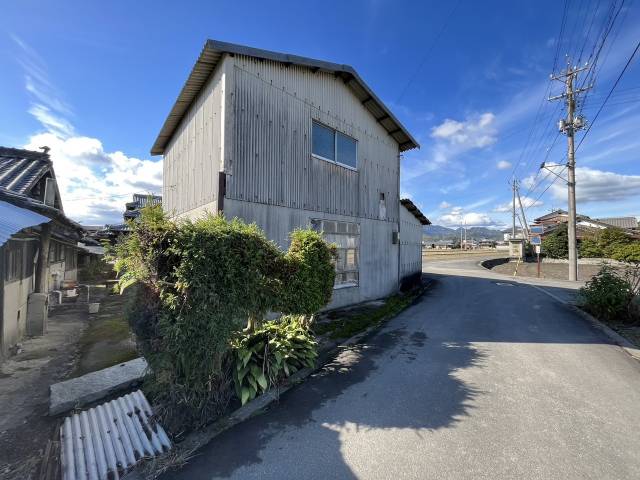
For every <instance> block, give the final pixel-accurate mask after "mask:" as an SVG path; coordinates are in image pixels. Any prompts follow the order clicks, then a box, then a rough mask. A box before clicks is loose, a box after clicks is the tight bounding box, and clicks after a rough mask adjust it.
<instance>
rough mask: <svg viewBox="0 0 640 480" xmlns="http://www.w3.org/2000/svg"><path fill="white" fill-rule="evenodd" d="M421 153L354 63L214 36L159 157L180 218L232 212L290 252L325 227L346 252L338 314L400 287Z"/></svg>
mask: <svg viewBox="0 0 640 480" xmlns="http://www.w3.org/2000/svg"><path fill="white" fill-rule="evenodd" d="M417 147H418V144H417V142H416V141H415V140H414V139H413V137H412V136H411V135H410V133H409V132H408V131H407V130H406V129H405V128H404V127H403V126H402V125H401V124H400V122H399V121H398V120H397V119H396V118H395V116H394V115H393V114H392V113H391V111H390V110H389V109H388V108H387V107H386V106H385V105H384V104H383V103H382V102H381V101H380V99H379V98H378V97H377V96H376V95H375V94H374V93H373V92H372V91H371V89H370V88H369V87H368V86H367V85H366V84H365V83H364V81H363V80H362V79H361V78H360V76H359V75H358V74H357V73H356V71H355V70H354V69H353V68H352V67H350V66H347V65H338V64H334V63H329V62H324V61H319V60H312V59H309V58H303V57H298V56H295V55H287V54H282V53H275V52H269V51H265V50H258V49H255V48H249V47H243V46H240V45H234V44H229V43H223V42H218V41H212V40H209V41H207V42H206V44H205V46H204V49H203V50H202V53H201V54H200V57H199V58H198V60H197V62H196V64H195V65H194V67H193V70H192V71H191V73H190V75H189V77H188V79H187V81H186V84H185V85H184V87H183V89H182V91H181V92H180V95H179V96H178V99H177V100H176V102H175V104H174V106H173V108H172V109H171V112H170V113H169V116H168V117H167V119H166V120H165V122H164V125H163V126H162V129H161V130H160V133H159V135H158V137H157V139H156V141H155V143H154V145H153V147H152V149H151V153H152V154H154V155H164V171H163V178H164V185H163V192H162V197H163V208H164V210H165V211H166V212H168V213H169V214H170V215H172V216H177V217H191V218H193V217H197V216H200V215H202V214H203V212H205V211H207V212H211V213H220V212H223V213H224V214H225V215H226V216H227V217H228V218H232V217H239V218H242V219H244V220H245V221H247V222H255V223H257V224H258V225H259V226H260V227H261V228H262V229H264V231H265V232H266V235H267V236H268V237H269V238H270V239H272V240H274V241H275V242H277V243H278V244H279V245H280V246H281V247H283V248H286V247H287V245H288V243H289V239H288V235H289V232H291V231H292V230H293V229H295V228H296V227H300V226H306V225H313V226H314V227H315V228H317V229H320V230H322V231H323V232H324V234H325V237H326V238H327V239H328V240H330V241H333V242H335V243H336V244H337V245H338V252H339V255H340V257H339V260H338V262H337V267H336V268H337V276H336V284H335V291H334V295H333V300H332V303H331V307H337V306H341V305H348V304H353V303H358V302H361V301H365V300H369V299H374V298H380V297H383V296H385V295H388V294H390V293H392V292H394V291H396V290H397V288H398V285H399V283H400V277H401V275H402V273H403V268H402V267H401V265H400V264H401V259H400V258H401V255H400V253H401V252H400V251H401V247H400V241H401V239H402V238H403V233H404V232H403V231H402V228H403V225H406V228H408V229H409V230H410V231H411V229H412V228H413V226H408V224H405V223H404V222H401V206H400V205H401V204H400V198H399V184H400V180H399V179H400V154H401V153H402V152H404V151H406V150H410V149H413V148H417ZM407 218H408V217H407ZM408 235H409V236H411V235H413V234H412V233H410V234H408ZM409 238H411V237H409ZM413 250H414V251H415V253H414V254H415V255H416V259H415V260H414V261H413V262H414V263H415V261H418V260H417V255H418V250H417V249H415V248H414V249H413ZM411 268H412V269H413V268H415V267H411Z"/></svg>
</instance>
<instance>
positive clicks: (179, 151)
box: [162, 57, 228, 216]
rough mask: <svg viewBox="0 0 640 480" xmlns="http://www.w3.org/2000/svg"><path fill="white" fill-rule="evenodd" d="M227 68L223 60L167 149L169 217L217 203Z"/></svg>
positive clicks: (165, 181) (165, 202)
mask: <svg viewBox="0 0 640 480" xmlns="http://www.w3.org/2000/svg"><path fill="white" fill-rule="evenodd" d="M227 65H228V60H227V58H226V57H223V59H221V61H220V63H219V64H218V66H217V67H216V69H215V70H214V72H213V73H212V75H211V77H210V78H209V81H208V82H207V84H206V85H205V87H204V88H203V89H202V91H201V92H200V94H199V95H198V97H197V98H196V100H195V101H194V102H193V104H192V105H191V107H190V108H189V109H188V111H187V113H186V114H185V116H184V118H183V119H182V122H181V123H180V126H179V127H178V129H177V130H176V132H175V134H174V136H173V138H172V139H171V141H170V142H169V143H168V145H167V148H166V149H165V154H164V163H163V186H162V206H163V208H164V210H165V212H167V213H168V214H169V215H172V216H173V215H175V216H183V215H187V216H196V215H198V214H199V213H198V212H197V211H196V212H194V210H202V207H203V206H204V205H211V204H212V205H216V204H217V199H218V174H219V172H220V171H221V169H222V159H223V152H224V118H225V78H226V73H225V72H226V69H227ZM216 208H217V206H216Z"/></svg>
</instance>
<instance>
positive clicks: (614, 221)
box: [596, 217, 638, 230]
mask: <svg viewBox="0 0 640 480" xmlns="http://www.w3.org/2000/svg"><path fill="white" fill-rule="evenodd" d="M596 220H597V221H599V222H601V223H604V224H606V225H610V226H612V227H616V228H624V229H629V230H638V219H637V218H636V217H609V218H596Z"/></svg>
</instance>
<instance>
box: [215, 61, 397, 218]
mask: <svg viewBox="0 0 640 480" xmlns="http://www.w3.org/2000/svg"><path fill="white" fill-rule="evenodd" d="M233 61H234V63H235V67H234V69H233V80H232V82H233V83H232V85H233V86H232V87H230V88H229V90H228V97H227V98H228V99H229V102H230V104H229V106H228V108H229V110H233V137H232V138H233V144H232V145H228V150H229V151H228V152H225V154H226V155H225V156H226V158H228V160H227V161H226V163H225V171H226V172H227V173H228V174H229V175H228V177H227V190H226V198H231V199H236V200H248V201H251V202H257V203H261V204H266V205H279V206H284V207H290V208H303V209H307V210H314V211H317V212H324V213H333V214H341V215H350V216H351V215H352V216H357V217H364V218H369V219H377V218H378V214H379V199H380V193H384V194H385V198H386V199H387V205H386V210H387V220H388V221H390V222H397V221H398V217H399V202H398V168H399V157H398V153H399V149H398V145H397V143H396V142H395V141H394V140H393V139H392V138H391V137H390V136H389V134H388V133H387V131H386V130H385V129H384V128H383V127H382V126H381V125H380V124H379V123H378V122H376V120H375V119H374V118H373V117H372V115H371V113H370V112H369V111H368V110H367V109H366V108H365V107H364V106H363V105H362V104H361V103H360V101H358V99H357V98H356V97H355V96H354V95H353V93H352V92H351V91H350V90H349V88H348V87H347V86H346V85H345V84H344V82H343V81H342V80H341V79H340V78H338V77H336V76H334V75H331V74H328V73H324V72H316V73H314V72H312V71H311V70H310V69H308V68H305V67H299V66H295V65H289V66H287V65H285V64H282V63H279V62H272V61H268V60H259V59H255V58H252V57H245V56H242V55H236V56H235V57H233ZM314 119H315V120H318V121H320V122H322V123H324V124H326V125H329V126H330V127H333V128H335V129H336V130H338V131H341V132H343V133H345V134H347V135H350V136H352V137H353V138H355V139H356V140H357V141H358V170H357V171H353V170H349V169H346V168H343V167H341V166H338V165H335V164H331V163H329V162H325V161H323V160H319V159H316V158H313V157H312V156H311V138H310V135H311V123H312V120H314ZM231 152H232V153H231Z"/></svg>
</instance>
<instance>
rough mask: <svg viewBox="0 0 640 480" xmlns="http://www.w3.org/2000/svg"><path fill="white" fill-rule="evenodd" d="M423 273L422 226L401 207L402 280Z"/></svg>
mask: <svg viewBox="0 0 640 480" xmlns="http://www.w3.org/2000/svg"><path fill="white" fill-rule="evenodd" d="M421 271H422V225H421V224H420V221H419V220H418V219H417V218H416V217H415V216H414V215H413V214H412V213H411V212H409V210H407V209H406V208H404V206H402V205H401V206H400V278H403V277H406V276H408V275H411V274H412V273H416V272H421Z"/></svg>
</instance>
